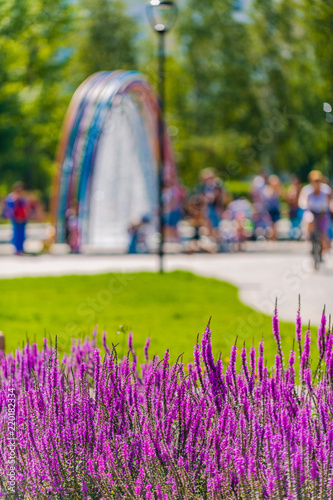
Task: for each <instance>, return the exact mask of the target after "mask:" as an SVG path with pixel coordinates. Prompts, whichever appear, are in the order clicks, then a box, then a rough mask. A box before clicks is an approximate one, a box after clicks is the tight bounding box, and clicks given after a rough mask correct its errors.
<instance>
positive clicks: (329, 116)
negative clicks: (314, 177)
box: [323, 102, 333, 180]
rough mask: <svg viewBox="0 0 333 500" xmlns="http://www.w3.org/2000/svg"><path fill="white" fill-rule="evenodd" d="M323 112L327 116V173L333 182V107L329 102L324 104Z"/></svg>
mask: <svg viewBox="0 0 333 500" xmlns="http://www.w3.org/2000/svg"><path fill="white" fill-rule="evenodd" d="M323 110H324V112H325V116H326V122H327V166H328V169H327V172H328V177H329V179H330V180H331V177H332V174H333V172H332V160H331V148H330V143H331V141H330V135H331V128H330V125H332V124H333V115H332V106H331V105H330V104H329V103H328V102H324V104H323Z"/></svg>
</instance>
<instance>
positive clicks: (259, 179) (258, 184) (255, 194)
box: [250, 171, 267, 211]
mask: <svg viewBox="0 0 333 500" xmlns="http://www.w3.org/2000/svg"><path fill="white" fill-rule="evenodd" d="M266 185H267V174H266V173H265V172H264V171H262V172H261V173H260V174H259V175H256V176H255V177H253V179H252V182H251V188H250V189H251V199H252V202H253V203H254V204H255V205H256V207H257V210H262V211H264V210H265V206H264V205H265V201H264V190H265V187H266Z"/></svg>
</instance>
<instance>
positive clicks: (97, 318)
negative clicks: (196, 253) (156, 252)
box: [0, 271, 294, 363]
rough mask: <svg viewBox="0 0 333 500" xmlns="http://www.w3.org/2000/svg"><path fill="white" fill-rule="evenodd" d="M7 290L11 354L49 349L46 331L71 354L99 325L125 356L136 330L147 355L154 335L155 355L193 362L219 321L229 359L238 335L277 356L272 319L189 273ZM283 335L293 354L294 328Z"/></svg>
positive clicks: (1, 287)
mask: <svg viewBox="0 0 333 500" xmlns="http://www.w3.org/2000/svg"><path fill="white" fill-rule="evenodd" d="M0 291H1V299H0V330H2V331H3V332H4V334H5V337H6V344H7V349H11V350H12V349H15V348H16V346H17V345H21V344H22V342H23V341H24V340H25V339H26V334H27V335H28V337H29V339H30V341H33V340H35V339H36V340H37V341H38V342H41V340H42V338H43V337H44V333H45V332H46V333H47V334H48V335H49V334H50V335H51V336H53V337H54V336H55V335H56V334H57V335H58V337H59V344H60V349H61V350H62V349H67V348H68V347H69V345H70V339H71V338H72V337H73V336H75V337H82V336H84V335H85V334H88V333H89V334H90V333H91V331H92V329H93V327H94V325H95V324H98V332H99V334H101V333H102V331H103V329H105V330H107V332H108V341H109V342H111V341H112V342H114V343H119V344H120V348H119V349H120V352H119V354H122V352H125V350H126V335H125V334H124V330H125V331H128V329H132V331H133V333H134V347H135V348H136V349H137V350H138V351H139V352H142V347H143V345H144V342H145V339H146V337H147V336H150V337H151V338H152V342H151V350H150V353H151V354H153V353H158V354H163V352H164V351H165V349H167V348H170V354H171V357H172V358H175V357H176V356H178V354H180V353H181V352H183V351H184V352H185V357H184V361H188V360H189V359H190V357H191V356H192V352H193V345H194V343H195V341H196V337H197V334H198V333H201V332H202V331H203V330H204V328H205V326H206V324H207V322H208V319H209V317H210V316H212V321H211V327H212V335H213V345H214V349H215V352H216V353H218V352H219V351H220V350H221V351H222V356H223V358H224V359H225V360H227V358H228V356H229V352H230V346H231V344H232V343H233V341H234V339H235V337H236V335H238V346H239V347H241V346H242V345H243V343H244V341H245V342H246V345H247V346H248V347H250V345H251V344H252V339H253V338H254V340H255V342H256V343H257V342H258V341H259V340H260V338H261V334H262V333H264V340H265V344H266V356H267V357H268V360H269V363H272V361H273V356H274V353H275V344H274V339H273V337H272V334H271V318H270V317H268V316H265V315H262V314H260V313H256V312H254V311H253V310H252V309H250V308H249V307H246V306H244V305H243V304H242V303H241V302H240V301H239V300H238V292H237V289H236V288H235V287H233V286H232V285H229V284H227V283H223V282H220V281H217V280H214V279H208V278H201V277H198V276H195V275H193V274H190V273H186V272H180V271H177V272H173V273H169V274H165V275H163V276H160V275H158V274H152V273H139V274H132V275H117V274H105V275H98V276H69V277H68V276H67V277H60V278H23V279H13V280H0ZM119 325H123V327H124V328H123V329H119ZM117 331H118V332H119V331H120V333H117ZM281 332H282V336H283V337H284V339H285V344H284V349H285V352H286V353H287V352H288V351H289V349H290V348H291V344H292V339H293V337H294V326H293V325H291V324H287V323H284V324H281Z"/></svg>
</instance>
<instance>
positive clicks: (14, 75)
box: [0, 0, 135, 197]
mask: <svg viewBox="0 0 333 500" xmlns="http://www.w3.org/2000/svg"><path fill="white" fill-rule="evenodd" d="M0 19H1V21H0V63H1V64H0V185H5V186H6V189H8V188H9V187H10V185H11V184H12V183H13V182H14V181H15V180H17V179H22V180H23V181H24V182H25V183H26V185H27V186H28V187H29V188H33V189H39V190H41V191H42V192H43V193H44V194H45V195H46V197H48V195H49V191H50V187H51V178H52V175H53V172H54V158H55V154H56V148H57V144H58V139H59V135H60V130H61V125H62V122H63V119H64V115H65V112H66V109H67V106H68V103H69V101H70V98H71V96H72V94H73V92H74V90H75V89H76V87H77V86H78V85H79V84H80V83H81V82H82V80H83V79H85V78H86V77H87V76H89V75H90V74H91V73H92V72H95V71H99V70H111V69H121V68H127V69H133V65H134V61H135V49H134V42H133V40H134V36H135V30H134V23H133V21H132V20H131V19H128V18H127V17H126V15H125V13H124V8H123V5H122V3H121V2H120V1H118V0H97V1H95V2H92V1H90V0H86V1H85V3H84V4H81V3H80V4H76V3H73V2H69V1H68V0H58V1H57V2H54V0H3V1H2V2H1V3H0Z"/></svg>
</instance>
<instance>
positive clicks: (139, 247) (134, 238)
mask: <svg viewBox="0 0 333 500" xmlns="http://www.w3.org/2000/svg"><path fill="white" fill-rule="evenodd" d="M149 224H150V217H149V215H144V216H143V217H142V218H141V220H140V222H138V223H134V224H130V226H129V228H128V233H129V235H130V244H129V247H128V253H130V254H136V253H149V248H148V243H147V239H148V233H149V229H150V227H149Z"/></svg>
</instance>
